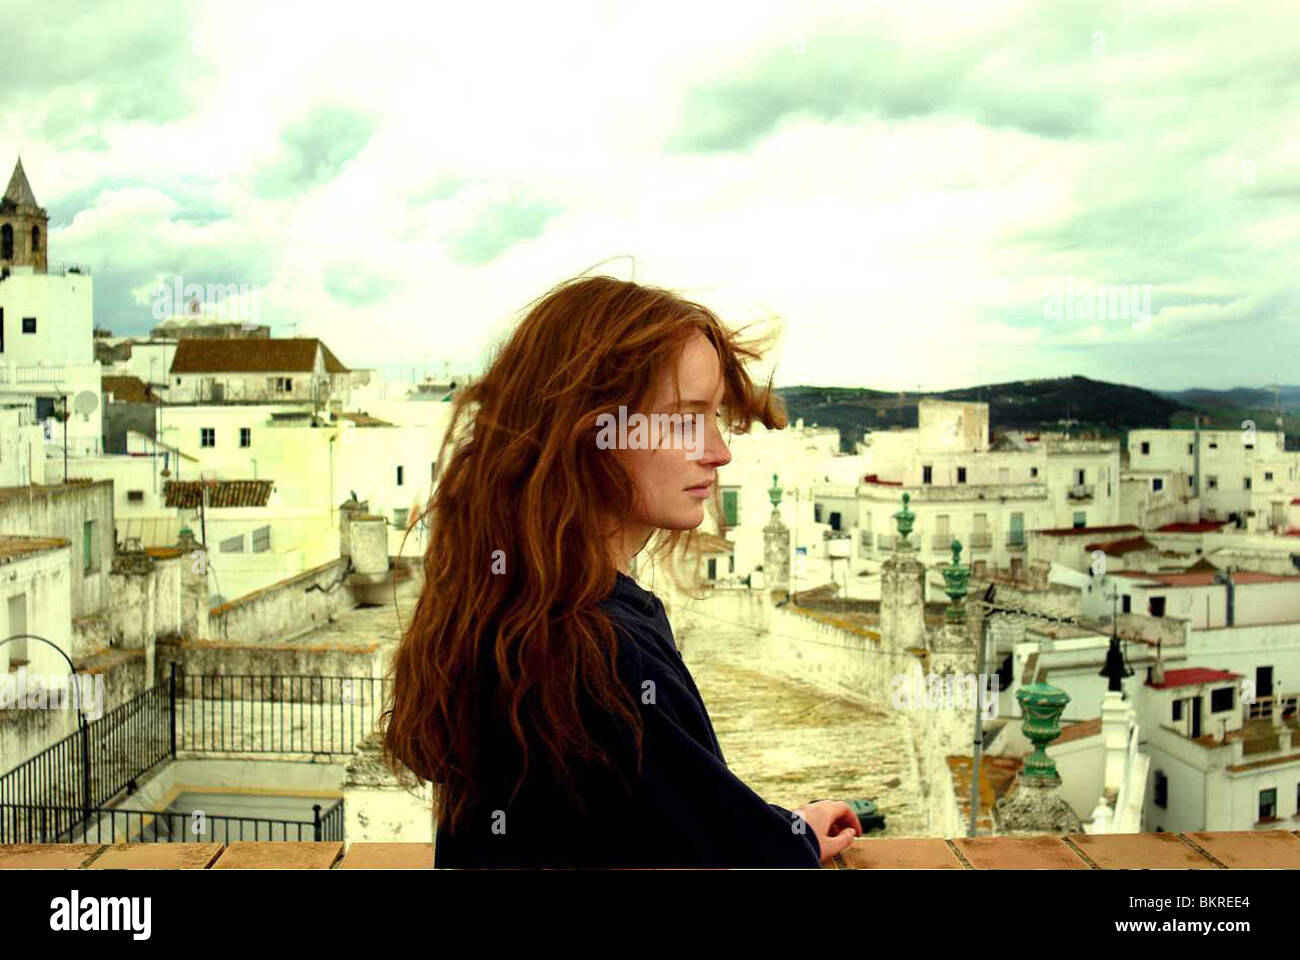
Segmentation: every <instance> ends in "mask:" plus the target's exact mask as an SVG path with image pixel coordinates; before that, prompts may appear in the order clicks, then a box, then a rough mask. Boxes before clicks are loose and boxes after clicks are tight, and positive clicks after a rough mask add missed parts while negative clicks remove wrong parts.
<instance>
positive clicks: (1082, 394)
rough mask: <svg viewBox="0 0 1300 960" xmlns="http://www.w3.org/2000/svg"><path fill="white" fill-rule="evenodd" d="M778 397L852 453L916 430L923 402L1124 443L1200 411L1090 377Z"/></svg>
mask: <svg viewBox="0 0 1300 960" xmlns="http://www.w3.org/2000/svg"><path fill="white" fill-rule="evenodd" d="M777 392H778V393H779V394H780V395H781V396H782V397H783V398H784V399H785V403H786V409H787V410H788V411H789V415H790V421H791V422H792V423H793V422H794V421H795V420H796V419H797V418H799V417H803V420H804V423H805V424H813V423H817V424H820V425H821V426H833V427H839V429H840V446H841V448H842V449H843V450H845V451H850V450H852V449H853V443H854V442H855V441H856V440H858V439H860V438H861V436H862V433H863V431H865V430H889V429H890V428H892V427H894V426H898V427H903V428H907V427H915V426H916V403H917V400H918V399H921V398H928V399H936V400H966V401H982V402H984V403H987V404H988V405H989V429H990V430H991V431H992V432H994V433H999V432H1003V431H1006V430H1035V431H1037V430H1042V431H1047V430H1061V429H1062V428H1063V425H1062V423H1061V422H1060V421H1062V420H1064V419H1067V418H1068V419H1070V420H1073V421H1075V422H1074V423H1072V424H1070V432H1071V433H1072V434H1074V435H1075V436H1078V435H1080V434H1084V433H1094V434H1096V435H1099V436H1103V437H1123V435H1124V434H1125V432H1126V431H1128V430H1131V429H1134V428H1137V427H1163V428H1167V427H1170V426H1173V425H1175V423H1174V421H1175V420H1176V419H1177V418H1178V417H1179V415H1180V414H1186V415H1187V416H1188V417H1189V418H1190V417H1191V416H1192V415H1193V414H1194V413H1197V412H1200V411H1199V410H1198V408H1194V407H1190V406H1188V405H1187V404H1186V403H1184V402H1183V401H1181V400H1179V399H1178V398H1176V397H1170V396H1162V395H1160V394H1158V393H1155V392H1153V391H1151V390H1143V389H1141V388H1140V387H1130V386H1126V385H1124V384H1119V383H1105V382H1103V381H1101V380H1090V379H1088V378H1087V377H1059V378H1055V379H1050V380H1016V381H1012V382H1011V383H996V384H988V385H985V386H977V387H968V388H964V389H960V390H943V391H938V392H927V393H917V392H914V391H904V392H886V391H881V390H871V389H867V388H861V387H814V386H795V387H783V388H780V389H778V390H777ZM1189 422H1190V419H1189Z"/></svg>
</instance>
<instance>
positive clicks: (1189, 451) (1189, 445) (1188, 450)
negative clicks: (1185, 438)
mask: <svg viewBox="0 0 1300 960" xmlns="http://www.w3.org/2000/svg"><path fill="white" fill-rule="evenodd" d="M1187 455H1188V456H1189V457H1190V456H1191V455H1192V445H1191V444H1190V443H1189V444H1188V445H1187Z"/></svg>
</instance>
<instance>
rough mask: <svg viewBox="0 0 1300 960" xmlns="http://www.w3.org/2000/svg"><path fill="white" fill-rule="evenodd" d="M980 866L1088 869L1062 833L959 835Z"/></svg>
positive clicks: (969, 856)
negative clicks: (1048, 834) (1040, 835)
mask: <svg viewBox="0 0 1300 960" xmlns="http://www.w3.org/2000/svg"><path fill="white" fill-rule="evenodd" d="M953 843H955V844H956V845H957V849H958V850H960V851H961V853H962V856H964V857H965V858H966V859H967V860H968V861H970V865H971V866H972V867H974V868H975V869H976V870H1087V869H1088V865H1087V864H1086V863H1084V862H1083V860H1081V859H1080V858H1079V855H1078V854H1077V853H1075V852H1074V851H1073V850H1071V849H1070V848H1069V847H1068V846H1066V844H1065V842H1064V841H1063V840H1061V838H1060V837H1048V836H1043V837H955V838H953Z"/></svg>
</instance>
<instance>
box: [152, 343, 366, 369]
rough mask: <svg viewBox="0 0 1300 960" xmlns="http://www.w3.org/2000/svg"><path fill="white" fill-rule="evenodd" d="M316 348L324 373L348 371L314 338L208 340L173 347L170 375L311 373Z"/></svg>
mask: <svg viewBox="0 0 1300 960" xmlns="http://www.w3.org/2000/svg"><path fill="white" fill-rule="evenodd" d="M317 348H319V349H320V350H322V351H324V356H325V370H326V372H328V373H347V372H348V368H347V367H345V366H343V364H342V363H340V362H339V359H338V357H336V356H334V354H333V353H332V352H331V351H330V348H329V347H327V346H325V344H324V343H322V342H321V341H320V340H319V339H317V338H316V337H297V338H281V339H271V340H264V339H256V340H253V339H236V340H226V339H209V338H206V337H198V338H194V339H186V340H181V341H179V342H178V343H177V344H176V355H175V356H174V357H173V358H172V366H171V372H172V373H174V374H175V373H311V372H312V370H314V369H315V368H316V351H317Z"/></svg>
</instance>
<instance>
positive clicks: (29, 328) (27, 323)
mask: <svg viewBox="0 0 1300 960" xmlns="http://www.w3.org/2000/svg"><path fill="white" fill-rule="evenodd" d="M35 332H36V318H35V317H23V333H35Z"/></svg>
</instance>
